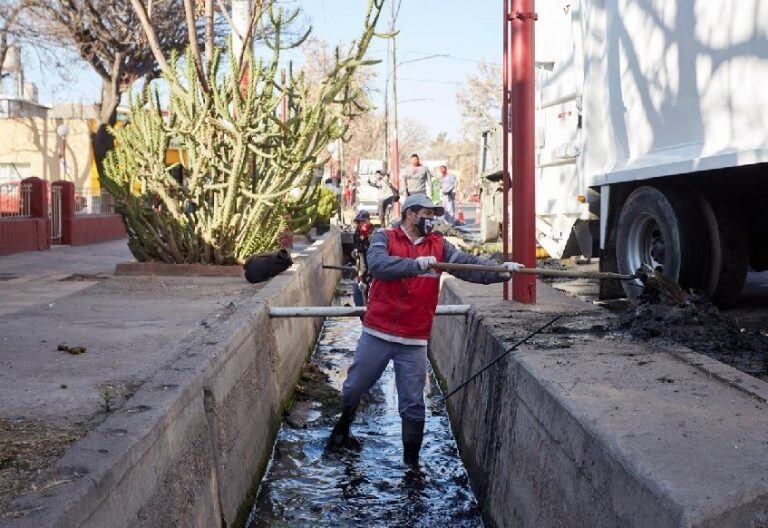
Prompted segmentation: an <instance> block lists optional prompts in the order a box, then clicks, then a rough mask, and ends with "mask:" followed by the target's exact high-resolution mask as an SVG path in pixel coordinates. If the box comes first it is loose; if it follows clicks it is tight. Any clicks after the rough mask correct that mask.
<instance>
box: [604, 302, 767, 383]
mask: <svg viewBox="0 0 768 528" xmlns="http://www.w3.org/2000/svg"><path fill="white" fill-rule="evenodd" d="M615 328H616V330H617V331H619V332H621V333H623V334H625V335H627V336H629V337H630V338H632V339H639V340H643V341H647V340H648V339H657V340H660V341H662V342H663V341H667V342H670V343H676V344H681V345H684V346H686V347H688V348H690V349H691V350H693V351H695V352H698V353H700V354H704V355H706V356H709V357H711V358H714V359H716V360H718V361H721V362H723V363H725V364H727V365H730V366H732V367H734V368H737V369H738V370H740V371H742V372H745V373H747V374H750V375H752V376H756V377H758V378H761V379H764V380H768V332H766V330H764V329H762V330H761V329H755V328H743V327H741V326H740V325H739V324H738V322H737V321H736V320H735V319H734V318H733V317H731V316H728V315H726V314H723V313H721V312H720V311H719V310H718V309H717V307H716V306H714V305H713V304H712V303H710V302H708V301H706V300H705V299H703V298H702V297H700V296H698V295H696V294H686V296H685V300H684V302H683V303H680V304H674V305H670V304H664V303H661V302H658V301H657V300H655V299H641V300H640V302H639V303H638V304H637V305H634V306H631V307H630V308H629V309H627V311H625V312H624V313H623V314H621V316H620V317H619V318H618V319H617V320H616V322H615Z"/></svg>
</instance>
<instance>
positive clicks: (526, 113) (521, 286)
mask: <svg viewBox="0 0 768 528" xmlns="http://www.w3.org/2000/svg"><path fill="white" fill-rule="evenodd" d="M535 20H536V13H535V1H534V0H512V13H511V26H512V34H511V50H510V51H511V57H512V67H511V71H510V73H511V77H512V79H511V80H512V83H511V85H512V116H513V119H512V152H513V155H512V174H514V186H513V189H512V259H513V260H514V261H515V262H520V263H521V264H523V265H524V266H525V267H527V268H534V267H536V180H535V159H534V155H535V151H536V145H535V110H534V108H535V107H534V105H535V82H534V41H535V38H534V36H535V31H534V22H535ZM512 298H513V299H514V300H515V301H518V302H524V303H535V302H536V278H535V277H533V276H531V275H517V276H515V277H514V278H513V280H512Z"/></svg>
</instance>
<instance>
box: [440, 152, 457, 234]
mask: <svg viewBox="0 0 768 528" xmlns="http://www.w3.org/2000/svg"><path fill="white" fill-rule="evenodd" d="M458 183H459V181H458V179H457V178H456V176H455V175H454V174H450V173H449V172H448V167H446V166H445V165H440V202H441V203H442V205H443V208H444V209H445V221H446V222H448V223H449V224H451V225H452V226H453V225H456V186H457V185H458Z"/></svg>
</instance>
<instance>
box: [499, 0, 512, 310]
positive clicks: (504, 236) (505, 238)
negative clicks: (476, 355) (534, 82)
mask: <svg viewBox="0 0 768 528" xmlns="http://www.w3.org/2000/svg"><path fill="white" fill-rule="evenodd" d="M503 18H504V51H503V55H502V60H501V64H502V66H501V76H502V78H501V86H502V91H503V93H502V96H501V132H502V184H501V185H502V208H503V212H502V214H501V218H502V220H501V248H502V252H503V254H504V262H507V261H509V187H510V181H509V61H510V57H509V0H504V17H503ZM503 288H504V300H505V301H508V300H509V283H508V282H504V286H503Z"/></svg>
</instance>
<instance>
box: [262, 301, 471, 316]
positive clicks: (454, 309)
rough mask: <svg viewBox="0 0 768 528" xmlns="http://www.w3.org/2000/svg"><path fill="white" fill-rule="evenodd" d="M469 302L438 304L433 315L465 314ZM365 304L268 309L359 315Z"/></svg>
mask: <svg viewBox="0 0 768 528" xmlns="http://www.w3.org/2000/svg"><path fill="white" fill-rule="evenodd" d="M471 309H472V307H471V306H470V305H469V304H440V305H438V306H437V308H436V309H435V315H467V314H468V313H469V311H470V310H471ZM365 311H366V307H365V306H275V307H272V308H270V309H269V316H270V317H271V318H273V319H274V318H287V317H359V316H361V315H365Z"/></svg>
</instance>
